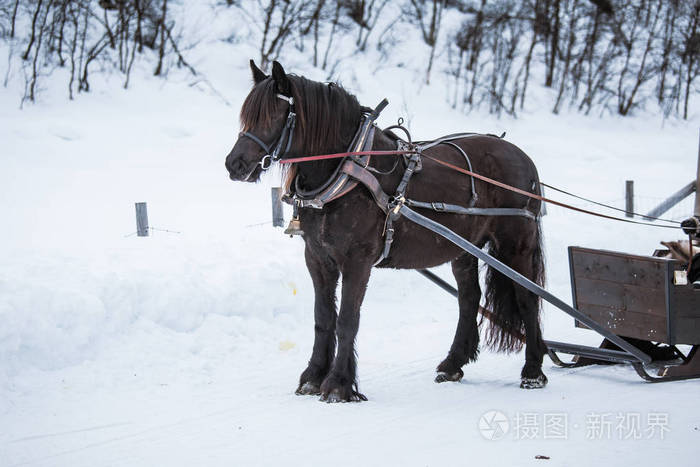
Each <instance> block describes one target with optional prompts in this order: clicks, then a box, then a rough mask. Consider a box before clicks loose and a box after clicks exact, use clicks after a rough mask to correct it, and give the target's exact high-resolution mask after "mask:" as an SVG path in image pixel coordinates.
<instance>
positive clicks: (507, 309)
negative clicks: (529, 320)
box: [485, 220, 545, 352]
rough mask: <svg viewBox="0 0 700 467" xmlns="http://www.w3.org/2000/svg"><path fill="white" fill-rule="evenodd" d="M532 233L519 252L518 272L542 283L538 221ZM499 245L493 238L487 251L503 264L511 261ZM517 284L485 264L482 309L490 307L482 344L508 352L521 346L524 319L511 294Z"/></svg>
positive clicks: (537, 282) (517, 349)
mask: <svg viewBox="0 0 700 467" xmlns="http://www.w3.org/2000/svg"><path fill="white" fill-rule="evenodd" d="M534 230H535V231H534V235H531V237H530V238H531V241H530V242H529V247H528V248H525V249H524V250H526V251H519V252H518V255H519V257H520V259H521V262H520V265H521V267H519V268H517V269H518V272H520V273H521V274H523V275H525V276H526V277H528V278H529V279H530V280H532V281H533V282H535V283H536V284H538V285H539V286H541V287H543V286H544V280H545V273H544V271H545V264H544V251H543V249H542V228H541V225H540V222H539V220H538V221H537V222H536V227H535V229H534ZM499 246H500V247H502V245H499V242H497V241H491V242H489V254H490V255H491V256H493V257H495V258H497V259H499V260H500V261H502V262H505V263H506V264H511V261H512V258H504V257H503V252H502V251H501V248H499ZM515 287H522V286H520V285H517V284H516V283H515V282H513V281H512V280H511V279H509V278H507V277H506V276H504V275H503V274H501V273H500V272H498V271H496V270H495V269H493V268H491V267H489V268H488V269H487V271H486V293H485V298H486V308H487V309H488V310H491V312H492V313H491V314H492V319H491V323H490V325H489V327H488V329H487V331H486V335H485V338H486V339H485V340H486V345H487V346H488V347H489V348H491V349H493V350H496V351H498V352H512V351H515V352H517V351H519V350H521V349H522V347H523V344H524V341H523V336H524V335H525V321H524V320H523V316H522V313H521V312H520V309H519V306H518V302H517V300H516V296H515ZM533 307H534V308H535V309H534V310H532V311H534V312H535V313H536V315H537V321H538V326H539V317H540V313H539V312H540V299H539V297H537V299H536V301H535V302H534V304H533Z"/></svg>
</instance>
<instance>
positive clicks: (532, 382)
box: [520, 374, 547, 389]
mask: <svg viewBox="0 0 700 467" xmlns="http://www.w3.org/2000/svg"><path fill="white" fill-rule="evenodd" d="M546 385H547V377H546V376H545V375H544V374H541V375H539V376H538V377H537V378H521V379H520V388H521V389H542V388H543V387H545V386H546Z"/></svg>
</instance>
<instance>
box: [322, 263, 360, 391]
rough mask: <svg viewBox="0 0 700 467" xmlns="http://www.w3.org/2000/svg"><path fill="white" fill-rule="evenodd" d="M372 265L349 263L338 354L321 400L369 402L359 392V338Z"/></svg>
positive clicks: (344, 273)
mask: <svg viewBox="0 0 700 467" xmlns="http://www.w3.org/2000/svg"><path fill="white" fill-rule="evenodd" d="M371 270H372V264H371V263H370V262H368V261H367V259H366V258H363V259H361V260H348V261H346V263H345V264H344V265H343V267H342V268H341V272H342V274H343V286H342V298H341V301H340V313H339V314H338V322H337V325H336V334H337V336H338V352H337V354H336V356H335V360H334V361H333V365H332V366H331V371H330V373H328V376H326V379H325V380H324V381H323V384H322V385H321V400H324V401H327V402H350V401H361V400H363V401H364V400H367V398H366V397H365V396H364V395H362V394H360V393H359V392H358V389H357V374H356V368H357V364H356V361H355V336H357V330H358V328H359V325H360V306H361V305H362V300H363V299H364V296H365V291H366V290H367V282H368V281H369V275H370V272H371Z"/></svg>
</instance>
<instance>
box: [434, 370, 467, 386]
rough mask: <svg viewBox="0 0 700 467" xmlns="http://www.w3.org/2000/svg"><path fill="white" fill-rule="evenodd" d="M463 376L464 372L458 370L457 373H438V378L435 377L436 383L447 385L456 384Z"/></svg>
mask: <svg viewBox="0 0 700 467" xmlns="http://www.w3.org/2000/svg"><path fill="white" fill-rule="evenodd" d="M462 376H464V372H463V371H462V370H457V372H456V373H452V374H450V373H447V372H445V371H438V374H437V376H436V377H435V382H436V383H447V382H450V381H452V382H456V381H459V380H461V379H462Z"/></svg>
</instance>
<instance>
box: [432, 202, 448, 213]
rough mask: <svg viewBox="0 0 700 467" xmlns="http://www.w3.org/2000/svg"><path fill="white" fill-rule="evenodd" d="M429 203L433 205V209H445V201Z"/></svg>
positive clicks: (438, 210)
mask: <svg viewBox="0 0 700 467" xmlns="http://www.w3.org/2000/svg"><path fill="white" fill-rule="evenodd" d="M430 205H431V206H432V207H433V211H437V212H443V211H444V210H445V203H440V202H437V201H435V202H432V203H430Z"/></svg>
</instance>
